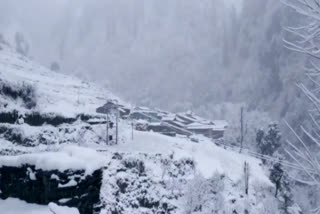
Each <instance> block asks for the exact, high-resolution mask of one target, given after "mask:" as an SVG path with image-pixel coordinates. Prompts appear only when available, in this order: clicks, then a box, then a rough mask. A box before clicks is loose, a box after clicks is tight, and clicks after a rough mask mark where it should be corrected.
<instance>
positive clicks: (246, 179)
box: [244, 161, 249, 195]
mask: <svg viewBox="0 0 320 214" xmlns="http://www.w3.org/2000/svg"><path fill="white" fill-rule="evenodd" d="M244 186H245V193H246V195H248V194H249V163H247V162H246V161H245V162H244Z"/></svg>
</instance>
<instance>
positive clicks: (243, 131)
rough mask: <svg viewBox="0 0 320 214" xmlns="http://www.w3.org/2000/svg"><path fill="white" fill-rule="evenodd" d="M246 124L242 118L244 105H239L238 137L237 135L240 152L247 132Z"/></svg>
mask: <svg viewBox="0 0 320 214" xmlns="http://www.w3.org/2000/svg"><path fill="white" fill-rule="evenodd" d="M247 128H248V127H247V125H246V124H245V118H244V107H241V109H240V137H239V142H240V151H239V152H240V153H241V152H242V149H243V142H244V139H245V136H246V134H247V130H248V129H247Z"/></svg>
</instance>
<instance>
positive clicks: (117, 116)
mask: <svg viewBox="0 0 320 214" xmlns="http://www.w3.org/2000/svg"><path fill="white" fill-rule="evenodd" d="M118 134H119V105H118V103H117V107H116V144H118Z"/></svg>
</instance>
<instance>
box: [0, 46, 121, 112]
mask: <svg viewBox="0 0 320 214" xmlns="http://www.w3.org/2000/svg"><path fill="white" fill-rule="evenodd" d="M0 80H2V81H6V82H8V83H10V84H13V85H17V84H23V83H27V84H31V85H32V86H35V88H36V95H37V98H38V99H37V102H38V103H37V109H39V110H40V111H41V112H43V113H47V112H52V113H60V114H62V115H64V116H71V117H72V116H74V115H75V114H78V113H90V114H92V113H94V112H95V110H96V108H97V107H100V106H102V105H103V104H105V103H106V100H107V99H118V100H119V98H117V97H115V96H114V95H113V94H111V93H110V92H109V91H107V90H106V89H104V88H103V87H99V86H97V85H94V84H90V83H88V82H84V81H82V80H80V79H78V78H76V77H72V76H67V75H63V74H60V73H56V72H52V71H50V70H48V69H47V68H45V67H43V66H40V65H38V64H36V63H34V62H32V61H30V60H28V59H27V58H25V57H23V56H20V55H18V54H16V53H14V52H13V51H11V50H10V49H9V48H6V49H4V50H1V51H0ZM19 106H20V105H19V103H18V102H17V103H16V106H13V108H19Z"/></svg>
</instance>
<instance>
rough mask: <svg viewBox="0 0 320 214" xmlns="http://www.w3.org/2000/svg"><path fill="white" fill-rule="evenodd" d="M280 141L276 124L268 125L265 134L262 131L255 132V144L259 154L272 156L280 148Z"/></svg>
mask: <svg viewBox="0 0 320 214" xmlns="http://www.w3.org/2000/svg"><path fill="white" fill-rule="evenodd" d="M280 140H281V133H280V130H279V127H278V124H277V123H271V124H269V126H268V131H267V133H264V131H263V130H262V129H260V130H258V132H257V136H256V142H257V146H258V148H259V151H260V153H261V154H264V155H270V156H272V155H273V154H274V153H275V151H276V150H277V149H278V148H279V147H280V146H281V142H280Z"/></svg>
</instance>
